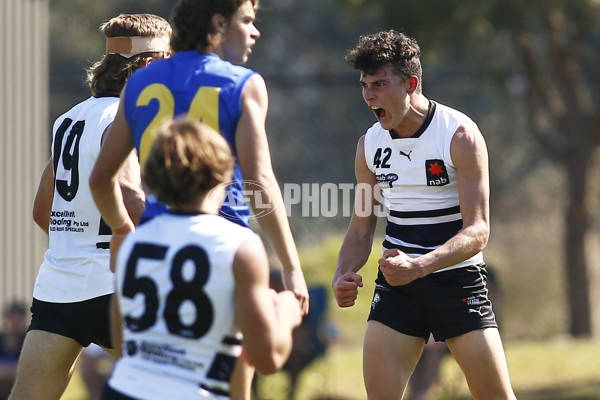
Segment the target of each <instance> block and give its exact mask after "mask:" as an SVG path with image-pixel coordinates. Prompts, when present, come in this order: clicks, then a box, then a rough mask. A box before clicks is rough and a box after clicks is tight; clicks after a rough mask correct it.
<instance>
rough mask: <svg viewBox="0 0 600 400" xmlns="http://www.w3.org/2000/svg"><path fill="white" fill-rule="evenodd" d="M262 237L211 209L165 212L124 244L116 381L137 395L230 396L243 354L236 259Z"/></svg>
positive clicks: (147, 397) (120, 264) (113, 381)
mask: <svg viewBox="0 0 600 400" xmlns="http://www.w3.org/2000/svg"><path fill="white" fill-rule="evenodd" d="M252 235H255V234H254V233H253V232H252V231H251V230H250V229H248V228H245V227H241V226H239V225H237V224H234V223H232V222H230V221H227V220H226V219H224V218H222V217H219V216H216V215H208V214H199V215H193V216H190V215H176V214H172V213H169V214H163V215H158V216H156V217H154V218H152V219H151V220H150V221H148V222H146V223H144V224H142V225H141V226H140V227H139V228H138V229H137V230H136V231H135V232H134V233H132V234H130V235H129V236H128V237H127V238H126V239H125V241H124V242H123V244H122V246H121V248H120V249H119V255H118V258H117V267H116V282H117V291H116V293H117V296H118V300H119V307H120V312H121V316H122V322H123V357H122V358H121V359H120V360H119V361H118V362H117V364H116V367H115V370H114V372H113V375H112V377H111V379H110V381H109V385H110V387H111V388H113V389H114V390H116V391H118V392H120V393H122V394H125V395H127V396H131V397H134V398H142V399H145V400H154V399H156V400H163V399H178V400H187V399H199V398H202V399H204V398H209V399H224V398H228V392H229V379H230V374H231V371H232V369H233V366H234V364H235V360H236V359H237V358H238V357H239V355H240V353H241V350H242V348H241V339H242V337H241V333H240V332H239V330H238V328H237V326H236V318H235V277H234V272H233V259H234V256H235V253H236V252H237V250H238V248H239V246H240V245H241V244H242V243H244V242H245V241H246V240H248V239H249V238H250V237H251V236H252Z"/></svg>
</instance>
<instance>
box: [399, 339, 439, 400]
mask: <svg viewBox="0 0 600 400" xmlns="http://www.w3.org/2000/svg"><path fill="white" fill-rule="evenodd" d="M447 353H448V346H446V343H444V342H435V341H433V336H432V337H430V338H429V342H428V343H427V344H426V345H425V348H424V349H423V355H421V359H420V360H419V363H418V364H417V366H416V368H415V370H414V372H413V374H412V376H411V378H410V382H409V385H408V386H409V390H410V394H409V400H429V399H430V395H429V392H430V391H431V388H432V387H433V385H434V384H435V383H436V382H437V381H438V378H439V371H440V363H441V362H442V359H443V358H444V356H445V355H446V354H447Z"/></svg>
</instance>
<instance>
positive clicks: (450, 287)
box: [368, 264, 498, 342]
mask: <svg viewBox="0 0 600 400" xmlns="http://www.w3.org/2000/svg"><path fill="white" fill-rule="evenodd" d="M487 282H488V278H487V273H486V270H485V264H482V265H473V266H468V267H464V268H457V269H453V270H449V271H443V272H436V273H433V274H429V275H427V276H425V277H423V278H419V279H416V280H414V281H412V282H411V283H409V284H407V285H402V286H396V287H392V286H390V285H389V284H388V283H387V281H386V280H385V278H384V276H383V274H382V273H381V271H379V273H378V275H377V279H376V280H375V293H374V295H373V301H372V303H371V312H370V314H369V318H368V320H369V321H378V322H380V323H382V324H384V325H386V326H388V327H390V328H392V329H394V330H396V331H398V332H400V333H403V334H406V335H410V336H416V337H422V338H423V339H425V341H427V339H428V338H429V335H430V333H431V334H433V337H434V339H435V340H436V341H437V342H441V341H445V340H446V339H451V338H453V337H456V336H460V335H462V334H465V333H467V332H471V331H474V330H477V329H483V328H491V327H494V328H497V327H498V324H497V323H496V317H495V315H494V312H493V311H492V303H491V302H490V300H489V298H488V283H487Z"/></svg>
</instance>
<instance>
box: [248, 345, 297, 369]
mask: <svg viewBox="0 0 600 400" xmlns="http://www.w3.org/2000/svg"><path fill="white" fill-rule="evenodd" d="M290 350H291V349H290ZM289 353H290V352H289V351H286V350H283V351H282V350H275V349H273V350H272V351H271V352H270V353H263V354H261V355H260V357H258V358H257V360H256V361H255V362H254V366H255V367H256V370H257V371H258V372H260V373H261V374H263V375H269V374H273V373H275V372H277V371H279V370H280V369H281V368H283V365H284V364H285V362H286V361H287V359H288V357H289V355H290V354H289Z"/></svg>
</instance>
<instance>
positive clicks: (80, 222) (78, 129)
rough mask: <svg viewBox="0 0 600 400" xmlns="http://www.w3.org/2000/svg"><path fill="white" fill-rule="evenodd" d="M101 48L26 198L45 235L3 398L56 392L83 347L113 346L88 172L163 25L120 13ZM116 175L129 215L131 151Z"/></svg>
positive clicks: (138, 206) (134, 188) (104, 245)
mask: <svg viewBox="0 0 600 400" xmlns="http://www.w3.org/2000/svg"><path fill="white" fill-rule="evenodd" d="M100 30H101V32H102V33H103V34H104V35H105V36H106V38H107V46H106V49H107V54H106V55H105V56H104V57H102V59H101V60H100V61H98V62H97V63H95V64H94V65H93V66H92V67H91V68H90V70H89V71H88V85H89V87H90V90H91V93H92V97H90V98H88V99H87V100H85V101H83V102H81V103H79V104H77V105H76V106H74V107H73V108H72V109H71V110H69V111H67V112H66V113H65V114H63V115H62V116H60V117H59V118H58V119H57V120H56V122H55V123H54V127H53V141H52V149H51V150H52V156H51V158H50V161H49V162H48V164H47V166H46V168H45V170H44V172H43V173H42V178H41V181H40V185H39V188H38V192H37V194H36V199H35V202H34V220H35V221H36V223H37V224H38V225H39V226H40V227H41V228H42V229H43V230H44V231H45V232H47V233H48V235H49V246H48V250H47V251H46V253H45V255H44V261H43V263H42V265H41V266H40V270H39V274H38V277H37V279H36V282H35V287H34V289H33V304H32V307H31V311H32V319H31V325H30V327H29V331H28V333H27V336H26V339H25V343H24V347H23V351H22V353H21V356H20V359H19V365H18V370H17V377H16V381H15V385H14V387H13V389H12V393H11V397H10V399H11V400H17V399H19V400H20V399H23V400H37V399H45V400H47V399H59V398H60V396H61V395H62V393H63V392H64V389H65V387H66V385H67V383H68V381H69V379H70V376H71V373H72V371H73V366H74V363H75V360H76V359H77V356H78V355H79V353H80V352H81V350H82V348H83V347H85V346H88V345H89V344H90V343H91V342H94V343H97V344H99V345H101V346H103V347H105V348H106V349H111V348H112V347H113V346H112V344H111V340H110V329H109V302H110V298H111V294H112V293H113V292H114V282H113V274H112V273H111V272H110V268H109V260H110V254H109V251H110V250H109V244H110V240H111V231H110V228H108V226H107V225H106V224H105V223H103V221H102V219H101V216H100V212H99V211H98V209H97V208H96V205H95V203H94V200H93V199H92V196H91V193H90V188H89V184H88V179H89V174H90V172H91V170H92V168H93V166H94V164H95V162H96V158H97V156H98V153H99V152H100V147H101V143H102V139H103V136H104V132H105V131H106V129H107V127H108V126H109V125H110V124H111V123H112V121H113V119H114V116H115V114H116V112H117V109H118V106H119V93H120V91H121V90H122V88H123V86H124V85H125V82H126V80H127V78H128V77H129V76H130V75H131V73H132V72H133V71H134V70H136V69H138V68H140V67H143V66H145V65H147V64H149V63H150V62H151V61H153V60H154V59H156V58H163V57H164V56H165V55H166V54H168V53H169V37H170V34H171V27H170V25H169V23H168V22H167V21H166V20H165V19H164V18H161V17H158V16H155V15H151V14H122V15H119V16H117V17H115V18H112V19H110V20H109V21H107V22H106V23H104V24H102V25H101V27H100ZM119 182H120V184H121V185H120V186H121V190H122V193H123V196H124V198H125V199H126V201H127V209H128V212H129V213H130V215H131V217H132V218H133V219H134V220H137V219H138V218H139V215H140V214H141V212H142V211H143V207H144V194H143V191H142V190H141V188H140V171H139V164H138V162H137V160H136V155H135V153H132V154H131V155H130V157H129V159H128V160H127V161H126V162H125V168H124V169H123V173H122V174H121V176H120V177H119Z"/></svg>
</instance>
